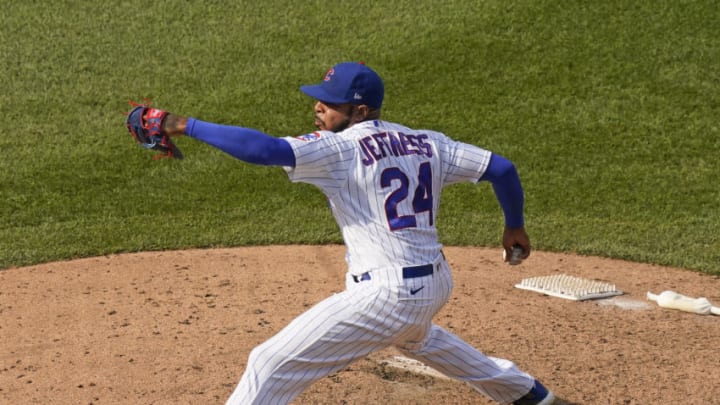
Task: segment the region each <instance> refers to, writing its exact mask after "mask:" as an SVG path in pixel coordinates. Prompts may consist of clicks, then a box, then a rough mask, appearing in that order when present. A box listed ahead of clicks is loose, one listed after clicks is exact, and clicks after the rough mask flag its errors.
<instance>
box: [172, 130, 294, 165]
mask: <svg viewBox="0 0 720 405" xmlns="http://www.w3.org/2000/svg"><path fill="white" fill-rule="evenodd" d="M185 134H187V135H188V136H190V137H193V138H195V139H197V140H200V141H203V142H205V143H207V144H208V145H211V146H214V147H216V148H218V149H220V150H221V151H223V152H225V153H227V154H229V155H231V156H234V157H235V158H237V159H240V160H242V161H245V162H248V163H254V164H258V165H267V166H290V167H295V153H293V150H292V147H291V146H290V144H289V143H288V141H286V140H285V139H282V138H276V137H274V136H270V135H268V134H265V133H263V132H261V131H258V130H256V129H251V128H243V127H235V126H230V125H220V124H213V123H210V122H205V121H200V120H197V119H194V118H188V122H187V128H186V130H185Z"/></svg>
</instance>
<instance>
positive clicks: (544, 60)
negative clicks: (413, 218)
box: [0, 0, 720, 274]
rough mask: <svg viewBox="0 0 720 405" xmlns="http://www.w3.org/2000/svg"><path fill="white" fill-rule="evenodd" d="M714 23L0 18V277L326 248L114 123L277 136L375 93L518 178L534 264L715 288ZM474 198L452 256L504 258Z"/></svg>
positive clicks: (239, 15)
mask: <svg viewBox="0 0 720 405" xmlns="http://www.w3.org/2000/svg"><path fill="white" fill-rule="evenodd" d="M717 17H718V11H717V5H716V4H715V2H713V1H677V2H666V3H662V4H659V3H657V2H653V1H649V0H645V1H638V2H632V3H628V2H625V1H618V0H614V1H607V2H600V3H597V2H586V1H564V2H552V1H520V2H513V3H509V2H505V1H483V2H478V1H469V0H468V1H443V2H440V1H429V0H417V1H405V0H401V1H393V2H381V1H377V2H350V1H338V2H335V3H332V4H330V3H327V2H320V1H289V0H288V1H278V0H272V1H264V2H250V1H242V2H232V1H208V2H202V4H193V3H192V2H190V3H188V2H180V1H167V2H151V3H147V2H140V1H136V0H131V1H125V2H115V3H102V2H100V3H99V2H96V1H79V2H78V1H58V2H39V1H20V0H11V1H9V2H8V4H6V5H4V7H3V13H2V15H0V24H1V26H2V29H1V30H0V52H1V53H2V55H3V57H2V59H0V83H1V86H2V90H3V97H2V98H0V114H1V115H2V119H1V120H0V150H2V156H3V157H4V159H0V201H1V203H0V268H7V267H12V266H21V265H27V264H33V263H40V262H46V261H51V260H59V259H68V258H75V257H83V256H92V255H102V254H108V253H116V252H128V251H140V250H160V249H176V248H187V247H211V246H238V245H254V244H295V243H307V244H315V243H339V242H341V238H340V234H339V232H338V230H337V227H336V225H335V224H334V222H333V220H332V217H331V215H330V213H329V212H328V210H327V208H326V204H325V201H324V198H323V196H322V195H321V194H320V193H319V191H317V190H316V189H314V188H313V187H311V186H307V185H297V184H291V183H290V182H289V181H288V180H287V177H286V176H285V174H284V173H283V171H282V170H281V169H278V168H266V167H255V166H251V165H248V164H245V163H243V162H240V161H237V160H234V159H232V158H230V157H228V156H226V155H224V154H222V153H221V152H218V151H216V150H213V149H212V148H210V147H209V146H206V145H203V144H200V143H198V142H195V141H193V140H190V139H185V138H184V139H180V140H179V141H178V143H179V145H180V147H181V148H182V149H183V151H184V152H185V154H186V159H185V160H184V161H182V162H177V161H168V160H164V161H153V160H151V159H150V155H149V154H148V153H145V152H144V151H142V150H140V149H139V148H138V147H137V146H135V145H134V143H133V141H132V140H131V139H130V137H129V136H128V135H127V134H126V132H125V129H124V126H123V119H124V117H123V116H122V114H121V113H122V112H123V111H126V110H127V104H126V102H127V100H128V99H135V100H139V99H142V98H146V97H147V98H151V99H152V100H153V102H154V104H155V105H157V106H160V107H162V108H165V109H168V110H170V111H173V112H177V113H181V114H185V115H191V116H194V117H197V118H201V119H204V120H209V121H216V122H221V123H227V124H233V125H242V126H248V127H254V128H258V129H261V130H263V131H266V132H268V133H270V134H273V135H276V136H285V135H298V134H301V133H304V132H307V131H311V130H312V129H313V127H312V118H311V111H310V109H311V106H312V101H311V100H309V99H308V98H307V97H306V96H304V95H303V94H302V93H300V92H299V91H298V90H297V88H298V86H299V85H301V84H307V83H313V82H317V81H318V80H319V79H320V78H321V76H322V74H323V73H324V71H325V70H326V69H327V68H328V67H329V66H331V65H333V64H334V63H336V62H339V61H344V60H364V61H366V62H367V63H368V64H369V65H371V66H372V67H373V68H375V69H376V70H378V72H379V73H380V74H381V75H382V76H383V77H384V79H385V82H386V90H387V94H386V102H385V107H384V111H383V115H384V118H386V119H388V120H392V121H398V122H402V123H404V124H406V125H409V126H415V127H424V128H432V129H437V130H440V131H443V132H445V133H447V134H449V135H451V136H453V137H455V138H457V139H459V140H462V141H466V142H471V143H475V144H478V145H480V146H482V147H485V148H487V149H490V150H492V151H494V152H496V153H499V154H502V155H504V156H506V157H508V158H510V159H511V160H513V161H514V162H515V163H516V165H517V166H518V170H519V171H520V174H521V177H522V180H523V185H524V187H525V191H526V207H527V227H528V230H529V232H530V235H531V237H532V240H533V245H534V247H535V248H536V249H541V250H548V251H563V252H575V253H580V254H588V255H600V256H607V257H616V258H623V259H629V260H635V261H642V262H649V263H658V264H663V265H672V266H679V267H684V268H688V269H692V270H697V271H701V272H707V273H712V274H720V253H719V252H720V241H719V239H718V229H720V208H719V205H720V204H719V203H720V192H719V191H718V182H717V176H718V173H720V163H719V162H720V159H718V151H720V131H719V130H718V126H719V125H718V117H720V111H719V105H720V70H718V68H717V61H718V60H720V25H718V24H717V21H718V20H717ZM501 228H502V218H501V214H500V210H499V208H498V205H497V202H496V201H495V199H494V196H493V195H492V191H491V189H490V187H489V186H488V185H487V184H484V185H480V186H472V185H459V186H454V187H451V188H448V189H447V191H446V193H445V194H444V197H443V208H442V210H441V212H440V218H439V230H440V233H441V239H442V242H443V243H444V244H447V245H479V246H498V245H499V240H500V236H501Z"/></svg>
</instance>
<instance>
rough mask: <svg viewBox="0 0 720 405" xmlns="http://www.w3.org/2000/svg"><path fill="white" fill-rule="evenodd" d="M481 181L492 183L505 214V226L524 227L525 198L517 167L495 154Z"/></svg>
mask: <svg viewBox="0 0 720 405" xmlns="http://www.w3.org/2000/svg"><path fill="white" fill-rule="evenodd" d="M480 181H489V182H490V183H492V187H493V190H494V191H495V197H496V198H497V200H498V202H499V203H500V207H501V208H502V210H503V213H504V214H505V225H506V226H508V227H510V228H519V227H521V226H524V225H525V219H524V217H523V206H524V203H525V196H524V193H523V188H522V184H521V183H520V176H518V172H517V169H516V168H515V165H514V164H513V163H512V162H511V161H509V160H508V159H506V158H504V157H502V156H500V155H496V154H493V155H492V156H491V157H490V164H489V165H488V168H487V170H485V173H483V175H482V176H481V177H480Z"/></svg>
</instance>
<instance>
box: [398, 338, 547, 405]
mask: <svg viewBox="0 0 720 405" xmlns="http://www.w3.org/2000/svg"><path fill="white" fill-rule="evenodd" d="M399 349H400V350H401V351H403V352H404V353H405V354H406V355H407V356H408V357H411V358H414V359H417V360H418V361H421V362H423V363H425V364H426V365H428V366H430V367H432V368H434V369H436V370H437V371H439V372H441V373H443V374H445V375H447V376H448V377H451V378H455V379H457V380H461V381H465V382H467V383H468V384H470V385H471V386H472V387H474V388H475V389H476V390H478V391H480V392H481V393H483V394H485V395H487V396H488V397H490V398H492V399H493V400H495V401H497V402H499V403H501V404H505V403H510V402H512V401H514V400H516V399H518V398H520V397H522V396H523V395H525V394H526V393H527V392H528V391H530V388H531V387H532V386H533V383H534V378H533V377H532V376H530V375H529V374H527V373H525V372H523V371H521V370H520V369H518V367H517V366H516V365H515V364H514V363H513V362H511V361H509V360H505V359H499V358H495V357H490V356H486V355H485V354H483V353H481V352H480V351H478V350H477V349H475V348H474V347H472V346H470V345H469V344H468V343H466V342H465V341H463V340H462V339H460V338H459V337H457V336H456V335H454V334H452V333H450V332H448V331H446V330H445V329H443V328H441V327H439V326H437V325H432V327H431V330H430V334H429V336H428V338H427V340H425V342H424V345H423V346H422V347H418V348H414V347H405V348H403V347H400V348H399Z"/></svg>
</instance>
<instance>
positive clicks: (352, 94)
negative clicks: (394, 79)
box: [300, 62, 385, 108]
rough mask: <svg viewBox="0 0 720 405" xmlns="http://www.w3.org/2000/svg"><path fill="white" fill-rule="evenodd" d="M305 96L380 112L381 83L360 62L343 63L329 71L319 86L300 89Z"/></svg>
mask: <svg viewBox="0 0 720 405" xmlns="http://www.w3.org/2000/svg"><path fill="white" fill-rule="evenodd" d="M300 90H301V91H302V92H303V93H305V94H307V95H308V96H310V97H312V98H314V99H316V100H319V101H322V102H325V103H331V104H344V103H350V104H356V105H361V104H366V105H367V106H369V107H372V108H380V106H382V102H383V96H384V95H385V88H384V86H383V82H382V79H381V78H380V76H378V74H377V73H375V71H374V70H372V69H370V68H369V67H367V66H365V64H364V63H362V62H360V63H358V62H343V63H338V64H337V65H335V66H333V67H332V68H330V70H328V71H327V73H326V74H325V78H324V79H323V81H322V83H320V84H314V85H308V86H300Z"/></svg>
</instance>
